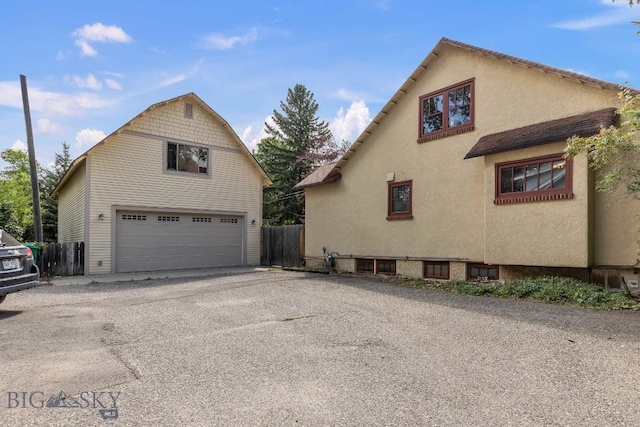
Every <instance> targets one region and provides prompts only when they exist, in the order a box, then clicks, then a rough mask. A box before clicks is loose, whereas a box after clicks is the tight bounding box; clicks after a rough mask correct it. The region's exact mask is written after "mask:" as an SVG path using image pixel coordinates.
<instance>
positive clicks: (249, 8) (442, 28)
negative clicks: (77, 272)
mask: <svg viewBox="0 0 640 427" xmlns="http://www.w3.org/2000/svg"><path fill="white" fill-rule="evenodd" d="M56 3H58V4H56ZM59 4H63V5H62V6H60V5H59ZM632 20H640V6H635V7H633V8H630V7H629V6H628V5H627V2H626V0H622V1H618V2H616V3H612V2H611V1H610V0H562V1H558V0H530V1H526V2H521V1H483V2H479V1H471V0H458V1H432V0H420V1H419V0H413V1H401V0H368V1H367V0H341V1H333V0H325V1H322V2H317V1H316V2H311V1H303V0H278V1H271V0H263V1H256V0H251V1H243V0H239V1H235V2H228V1H225V2H215V1H201V0H191V1H189V2H184V1H180V2H178V1H175V2H170V1H163V0H156V1H133V0H129V1H120V0H112V1H108V2H90V3H86V2H85V1H82V2H80V1H61V2H50V1H44V0H43V1H29V0H25V1H23V2H5V4H3V6H2V13H1V14H0V24H1V25H0V64H2V65H1V66H0V150H4V149H6V148H11V147H13V148H23V147H26V145H25V144H24V142H25V141H26V133H25V125H24V115H23V112H22V98H21V94H20V81H19V75H20V74H24V75H26V76H27V81H28V87H29V98H30V105H31V110H32V111H31V113H32V121H33V127H34V140H35V147H36V154H37V157H38V159H39V161H40V162H41V164H43V165H47V164H49V163H50V162H51V161H52V160H53V159H54V153H56V152H60V151H61V143H62V142H63V141H66V142H67V143H69V144H70V146H71V154H72V156H73V157H74V158H75V157H76V156H77V155H79V154H81V153H83V152H84V151H86V150H87V149H88V148H90V147H91V146H92V145H93V144H95V143H97V142H98V141H99V140H100V139H101V138H102V137H104V135H105V134H109V133H111V132H112V131H114V130H115V129H117V128H118V127H120V126H121V125H123V124H124V123H126V122H127V121H129V120H130V119H131V118H132V117H134V116H135V115H137V114H138V113H139V112H141V111H142V110H144V109H145V108H147V107H148V106H149V105H151V104H154V103H156V102H159V101H162V100H165V99H168V98H172V97H175V96H178V95H182V94H184V93H188V92H195V93H196V94H198V95H199V96H200V97H201V98H202V99H203V100H204V101H205V102H206V103H207V104H209V106H211V107H212V108H213V109H214V110H216V111H217V112H218V113H219V114H220V115H221V116H222V117H223V118H225V119H226V120H227V121H228V122H229V123H230V124H231V126H232V127H233V129H234V130H235V131H236V132H237V133H238V135H239V136H240V137H241V139H242V140H243V141H244V142H245V144H247V146H249V147H250V148H251V149H253V148H255V145H256V144H257V142H258V141H259V140H260V138H261V137H263V136H264V132H263V124H264V122H265V120H267V119H268V117H269V116H270V114H271V113H272V111H273V110H274V109H277V108H278V106H279V103H280V101H281V100H283V99H284V98H285V96H286V92H287V89H288V88H291V87H293V86H294V85H295V84H297V83H301V84H303V85H305V86H306V87H307V88H308V89H309V90H310V91H312V92H313V93H314V95H315V98H316V100H317V101H318V104H319V105H320V110H319V116H320V118H321V119H322V120H326V121H327V122H329V123H330V126H331V129H332V130H333V132H334V136H335V137H336V139H337V141H340V140H341V139H346V140H349V141H353V140H355V138H356V137H357V135H358V134H359V133H360V131H361V130H362V129H364V127H366V125H367V124H368V123H369V121H370V120H371V118H372V117H374V116H375V115H376V114H377V113H378V111H379V110H380V109H381V108H382V106H383V105H384V104H385V103H386V102H387V101H388V99H389V98H390V97H391V96H392V94H393V93H394V92H395V91H396V90H397V89H398V88H399V87H400V85H401V84H402V83H403V82H404V80H405V79H406V78H407V77H408V76H409V74H410V73H411V72H412V71H413V70H414V69H415V68H416V67H417V66H418V64H419V63H420V62H421V61H422V59H423V58H424V57H425V56H426V55H427V54H428V53H429V51H430V50H431V49H432V48H433V47H434V46H435V44H436V43H437V42H438V40H439V39H440V38H441V37H448V38H451V39H454V40H457V41H461V42H465V43H469V44H472V45H475V46H478V47H482V48H486V49H491V50H495V51H499V52H502V53H506V54H510V55H513V56H517V57H520V58H523V59H528V60H531V61H536V62H540V63H543V64H546V65H550V66H554V67H559V68H563V69H567V70H571V71H574V72H578V73H582V74H586V75H588V76H591V77H595V78H598V79H602V80H607V81H611V82H614V83H620V84H622V83H625V82H626V83H628V84H630V85H631V86H634V87H640V36H638V35H636V32H637V29H638V28H637V27H635V26H633V25H631V24H630V21H632ZM1 166H3V164H2V163H1V162H0V167H1Z"/></svg>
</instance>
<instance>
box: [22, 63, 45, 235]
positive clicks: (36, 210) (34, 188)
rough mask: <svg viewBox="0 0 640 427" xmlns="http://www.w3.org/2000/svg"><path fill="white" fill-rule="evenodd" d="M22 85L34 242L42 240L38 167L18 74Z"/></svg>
mask: <svg viewBox="0 0 640 427" xmlns="http://www.w3.org/2000/svg"><path fill="white" fill-rule="evenodd" d="M20 86H21V87H22V105H23V106H24V121H25V123H26V125H27V146H28V147H29V167H30V169H31V194H32V196H33V219H34V222H35V227H36V230H35V235H36V242H42V215H41V214H40V192H39V191H38V169H37V167H36V149H35V147H34V146H33V130H32V128H31V111H30V110H29V95H28V93H27V78H26V77H25V76H23V75H22V74H20Z"/></svg>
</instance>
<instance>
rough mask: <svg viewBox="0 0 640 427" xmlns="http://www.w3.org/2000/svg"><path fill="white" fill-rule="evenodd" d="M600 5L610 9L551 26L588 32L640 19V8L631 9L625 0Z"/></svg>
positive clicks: (605, 0)
mask: <svg viewBox="0 0 640 427" xmlns="http://www.w3.org/2000/svg"><path fill="white" fill-rule="evenodd" d="M600 3H601V4H602V5H605V6H609V7H610V8H609V9H608V10H606V11H604V10H603V11H602V12H601V13H600V14H598V15H595V16H591V17H587V18H582V19H574V20H569V21H563V22H558V23H555V24H552V25H551V26H552V27H555V28H560V29H562V30H575V31H587V30H591V29H594V28H599V27H608V26H612V25H619V24H629V23H631V21H634V20H637V19H638V18H640V7H629V4H628V3H627V2H626V1H624V0H619V1H617V2H612V1H611V0H602V1H601V2H600Z"/></svg>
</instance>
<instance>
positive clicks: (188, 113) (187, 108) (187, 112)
mask: <svg viewBox="0 0 640 427" xmlns="http://www.w3.org/2000/svg"><path fill="white" fill-rule="evenodd" d="M184 116H185V117H186V118H187V119H193V104H184Z"/></svg>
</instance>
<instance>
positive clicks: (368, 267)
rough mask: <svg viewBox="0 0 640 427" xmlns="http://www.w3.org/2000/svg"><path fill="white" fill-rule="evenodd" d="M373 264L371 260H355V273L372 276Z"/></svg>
mask: <svg viewBox="0 0 640 427" xmlns="http://www.w3.org/2000/svg"><path fill="white" fill-rule="evenodd" d="M373 263H374V261H373V260H372V259H356V272H357V273H372V274H373V272H374V271H373Z"/></svg>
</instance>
